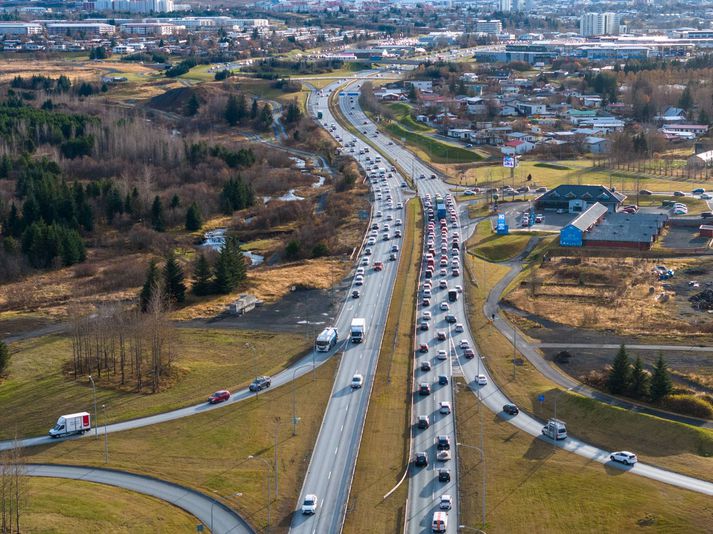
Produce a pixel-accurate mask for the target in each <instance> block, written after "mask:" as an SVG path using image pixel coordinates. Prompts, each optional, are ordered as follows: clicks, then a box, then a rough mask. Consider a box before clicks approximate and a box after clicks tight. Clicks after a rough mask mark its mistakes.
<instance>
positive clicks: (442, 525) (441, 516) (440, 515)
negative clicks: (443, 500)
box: [431, 512, 448, 532]
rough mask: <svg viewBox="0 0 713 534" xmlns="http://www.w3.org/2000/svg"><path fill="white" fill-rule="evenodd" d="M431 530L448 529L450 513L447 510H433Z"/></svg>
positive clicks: (441, 530) (443, 530)
mask: <svg viewBox="0 0 713 534" xmlns="http://www.w3.org/2000/svg"><path fill="white" fill-rule="evenodd" d="M431 530H432V531H433V532H447V531H448V514H447V513H446V512H433V521H431Z"/></svg>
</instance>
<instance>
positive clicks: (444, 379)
mask: <svg viewBox="0 0 713 534" xmlns="http://www.w3.org/2000/svg"><path fill="white" fill-rule="evenodd" d="M438 385H440V386H447V385H448V375H438Z"/></svg>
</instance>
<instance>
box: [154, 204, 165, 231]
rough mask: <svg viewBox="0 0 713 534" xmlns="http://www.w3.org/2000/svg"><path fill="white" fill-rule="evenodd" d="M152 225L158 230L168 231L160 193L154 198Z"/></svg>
mask: <svg viewBox="0 0 713 534" xmlns="http://www.w3.org/2000/svg"><path fill="white" fill-rule="evenodd" d="M151 226H152V227H153V229H154V230H156V231H157V232H165V231H166V222H165V220H164V217H163V204H162V203H161V199H160V198H159V196H158V195H156V196H155V197H154V199H153V205H152V206H151Z"/></svg>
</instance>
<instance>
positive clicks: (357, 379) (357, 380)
mask: <svg viewBox="0 0 713 534" xmlns="http://www.w3.org/2000/svg"><path fill="white" fill-rule="evenodd" d="M363 385H364V377H363V376H362V375H360V374H359V373H357V374H355V375H354V376H353V377H352V389H359V388H361V387H362V386H363Z"/></svg>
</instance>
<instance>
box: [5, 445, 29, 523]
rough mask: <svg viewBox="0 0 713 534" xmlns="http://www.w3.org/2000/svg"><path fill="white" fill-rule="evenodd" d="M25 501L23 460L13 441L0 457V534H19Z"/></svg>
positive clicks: (25, 482)
mask: <svg viewBox="0 0 713 534" xmlns="http://www.w3.org/2000/svg"><path fill="white" fill-rule="evenodd" d="M27 499H28V491H27V471H26V467H25V459H24V458H23V456H22V447H21V446H20V443H19V442H18V441H17V439H15V443H14V444H13V446H12V448H11V449H9V450H7V451H5V452H3V453H2V454H1V455H0V511H1V512H0V533H2V534H13V532H14V533H17V534H19V532H20V519H21V517H22V510H23V509H24V508H25V506H26V505H27Z"/></svg>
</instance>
